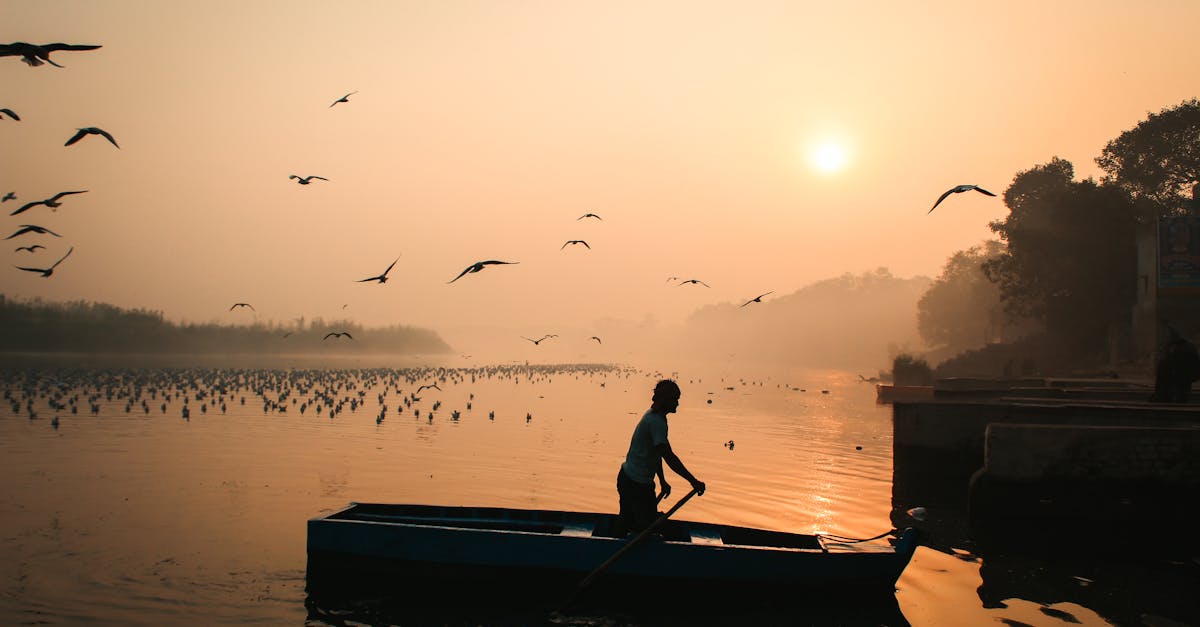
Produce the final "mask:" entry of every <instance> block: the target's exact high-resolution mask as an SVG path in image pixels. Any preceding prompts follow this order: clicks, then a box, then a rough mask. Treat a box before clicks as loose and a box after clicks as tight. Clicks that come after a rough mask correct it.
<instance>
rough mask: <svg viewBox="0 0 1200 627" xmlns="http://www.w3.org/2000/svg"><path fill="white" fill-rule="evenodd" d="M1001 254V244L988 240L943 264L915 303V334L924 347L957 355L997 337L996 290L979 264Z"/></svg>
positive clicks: (998, 311)
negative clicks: (935, 277) (939, 274)
mask: <svg viewBox="0 0 1200 627" xmlns="http://www.w3.org/2000/svg"><path fill="white" fill-rule="evenodd" d="M1003 252H1004V244H1003V243H1001V242H999V241H996V240H990V241H987V242H984V243H983V244H982V245H980V246H973V247H971V248H969V249H967V250H960V251H958V252H956V253H954V255H953V256H952V257H950V259H948V260H947V261H946V265H945V267H944V268H943V269H942V274H941V276H939V277H938V278H937V280H936V281H934V282H933V284H932V285H930V286H929V289H928V290H926V292H925V293H924V294H923V295H922V296H921V300H919V301H918V302H917V330H918V331H919V332H920V333H921V339H923V340H925V343H926V344H929V345H930V346H935V347H939V348H947V349H951V350H952V351H954V352H957V351H960V350H965V349H969V348H974V347H976V346H980V345H982V344H984V343H986V342H987V341H988V340H989V339H991V338H993V337H997V335H998V334H997V330H998V329H999V328H1000V327H1001V325H1003V324H1004V317H1005V316H1004V312H1003V308H1002V307H1001V305H1000V289H999V288H998V287H997V286H996V284H995V283H992V282H991V281H990V280H988V277H987V275H986V274H984V272H983V264H984V262H986V261H988V260H990V259H995V258H997V257H999V256H1000V255H1001V254H1002V253H1003Z"/></svg>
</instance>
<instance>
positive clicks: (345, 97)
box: [329, 91, 358, 107]
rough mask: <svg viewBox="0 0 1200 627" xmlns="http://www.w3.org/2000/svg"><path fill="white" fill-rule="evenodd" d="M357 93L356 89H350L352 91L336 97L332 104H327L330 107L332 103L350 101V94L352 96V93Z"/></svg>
mask: <svg viewBox="0 0 1200 627" xmlns="http://www.w3.org/2000/svg"><path fill="white" fill-rule="evenodd" d="M357 93H358V91H352V92H350V93H348V94H346V95H345V96H342V97H341V98H338V99H337V100H334V101H333V104H331V105H329V106H330V107H332V106H333V105H335V104H337V103H339V102H350V96H353V95H354V94H357Z"/></svg>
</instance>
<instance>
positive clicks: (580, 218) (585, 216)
mask: <svg viewBox="0 0 1200 627" xmlns="http://www.w3.org/2000/svg"><path fill="white" fill-rule="evenodd" d="M584 218H596V219H597V220H603V219H604V218H601V217H600V216H598V215H596V214H594V213H585V214H583V215H581V216H579V217H578V218H575V221H576V222H578V221H580V220H582V219H584Z"/></svg>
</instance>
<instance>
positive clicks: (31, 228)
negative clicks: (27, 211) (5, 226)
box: [4, 224, 62, 239]
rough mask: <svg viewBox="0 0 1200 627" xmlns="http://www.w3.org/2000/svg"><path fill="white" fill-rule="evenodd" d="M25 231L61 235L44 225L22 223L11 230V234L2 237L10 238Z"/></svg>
mask: <svg viewBox="0 0 1200 627" xmlns="http://www.w3.org/2000/svg"><path fill="white" fill-rule="evenodd" d="M26 233H38V234H41V235H46V234H50V235H53V236H54V237H62V236H61V235H59V234H58V233H55V232H54V231H51V230H50V229H48V228H46V227H44V226H38V225H36V224H22V225H21V228H19V229H17V230H16V231H15V232H13V234H12V235H9V236H8V237H6V238H4V239H12V238H14V237H16V236H18V235H24V234H26Z"/></svg>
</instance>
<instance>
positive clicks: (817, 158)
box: [810, 142, 846, 173]
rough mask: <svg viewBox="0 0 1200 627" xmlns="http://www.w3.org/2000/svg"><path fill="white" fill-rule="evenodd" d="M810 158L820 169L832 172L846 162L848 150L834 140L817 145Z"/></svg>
mask: <svg viewBox="0 0 1200 627" xmlns="http://www.w3.org/2000/svg"><path fill="white" fill-rule="evenodd" d="M810 158H811V160H812V163H813V165H814V166H816V168H817V169H818V170H820V171H822V172H825V173H832V172H836V171H838V170H840V169H842V166H843V165H845V164H846V150H845V149H844V148H842V147H841V146H840V145H838V144H836V143H834V142H826V143H824V144H821V145H820V146H817V147H816V149H815V150H813V151H812V154H811V155H810Z"/></svg>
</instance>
